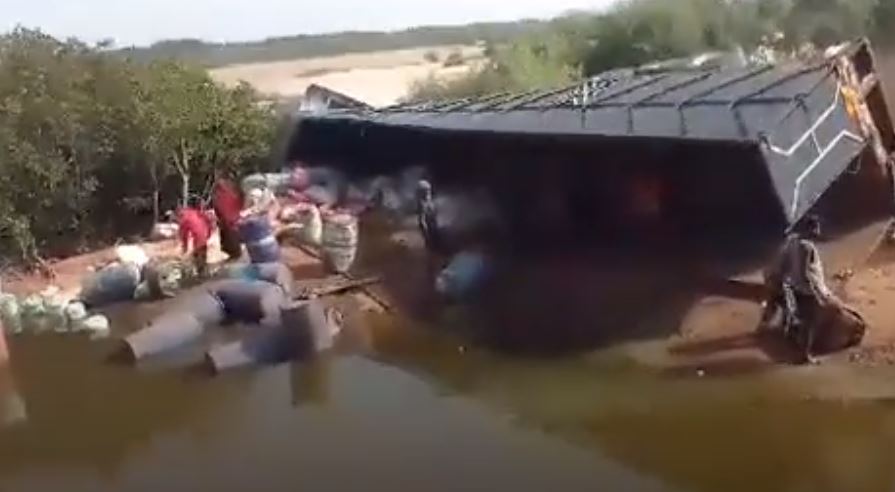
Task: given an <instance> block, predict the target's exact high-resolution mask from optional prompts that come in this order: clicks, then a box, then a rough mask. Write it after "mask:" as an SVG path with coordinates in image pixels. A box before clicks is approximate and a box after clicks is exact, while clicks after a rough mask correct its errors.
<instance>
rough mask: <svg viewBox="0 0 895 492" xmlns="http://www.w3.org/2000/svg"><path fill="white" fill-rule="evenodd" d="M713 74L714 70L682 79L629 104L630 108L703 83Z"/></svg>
mask: <svg viewBox="0 0 895 492" xmlns="http://www.w3.org/2000/svg"><path fill="white" fill-rule="evenodd" d="M715 73H716V71H715V70H709V71H705V72H704V73H700V74H699V75H697V76H695V77H689V78H687V79H684V80H682V81H680V82H678V83H675V84H671V85H669V86H668V87H665V88H663V89H661V90H659V91H656V92H655V93H653V94H649V95H647V96H646V97H644V98H642V99H640V100H638V101H634V102H633V103H631V104H630V106H632V107H637V106H641V105H645V104H646V103H648V102H650V101H652V100H653V99H656V98H658V97H661V96H664V95H666V94H668V93H670V92H674V91H676V90H678V89H681V88H684V87H687V86H688V85H692V84H695V83H697V82H701V81H703V80H705V79H707V78H709V77H711V76H712V75H714V74H715Z"/></svg>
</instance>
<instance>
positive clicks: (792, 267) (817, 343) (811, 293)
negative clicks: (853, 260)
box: [760, 217, 866, 363]
mask: <svg viewBox="0 0 895 492" xmlns="http://www.w3.org/2000/svg"><path fill="white" fill-rule="evenodd" d="M819 236H820V225H819V222H818V221H817V220H816V219H815V218H813V217H808V218H806V219H805V221H804V222H803V224H802V225H801V228H800V230H799V231H798V232H796V233H792V234H790V235H789V236H787V238H786V241H785V243H784V245H783V248H781V251H780V252H779V254H778V255H777V258H776V259H775V262H774V264H773V265H772V266H771V268H770V269H769V270H768V271H767V272H766V274H765V283H766V285H767V288H768V300H767V302H766V304H765V310H764V312H763V313H762V316H761V322H760V327H761V328H762V329H766V328H767V327H768V326H769V324H770V322H771V320H772V319H773V318H774V316H775V315H776V314H777V313H778V312H779V313H781V314H782V323H781V325H782V326H781V328H782V331H783V336H784V337H785V338H787V339H789V340H792V341H793V342H794V343H795V344H796V345H797V346H798V348H799V350H800V352H801V355H802V356H803V357H804V361H805V362H808V363H816V362H817V360H816V358H815V353H817V350H818V349H823V350H839V349H844V348H847V347H850V346H853V345H856V344H858V343H860V342H861V339H862V338H863V337H864V333H865V331H866V322H865V321H864V319H863V318H862V316H861V314H860V313H858V312H857V311H855V310H854V309H852V308H851V307H849V306H847V305H846V304H845V303H844V302H842V300H840V299H839V298H838V297H837V296H836V295H835V294H834V293H833V292H832V291H831V290H830V288H829V287H828V286H827V284H826V279H825V276H824V269H823V263H822V262H821V259H820V253H819V252H818V250H817V246H815V245H814V243H813V242H812V241H811V239H814V238H817V237H819Z"/></svg>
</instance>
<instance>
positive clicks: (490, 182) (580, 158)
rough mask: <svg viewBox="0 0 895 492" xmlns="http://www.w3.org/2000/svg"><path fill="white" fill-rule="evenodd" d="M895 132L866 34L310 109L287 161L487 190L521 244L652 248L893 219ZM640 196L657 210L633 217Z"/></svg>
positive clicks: (301, 120)
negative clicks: (483, 91)
mask: <svg viewBox="0 0 895 492" xmlns="http://www.w3.org/2000/svg"><path fill="white" fill-rule="evenodd" d="M893 138H895V137H893V127H892V121H891V119H890V115H889V112H888V109H887V106H886V102H885V97H884V93H883V88H882V85H881V82H880V78H879V77H878V75H877V73H876V64H875V60H874V57H873V53H872V51H871V49H870V46H869V44H868V43H867V42H866V41H863V40H862V41H857V42H853V43H848V44H846V45H842V46H840V47H837V48H833V49H831V50H828V52H827V55H826V56H825V57H824V58H823V59H819V60H816V61H813V62H806V61H791V62H785V63H779V64H776V65H761V66H735V67H710V68H706V67H697V66H691V67H687V68H683V69H673V70H650V69H624V70H615V71H612V72H608V73H604V74H600V75H598V76H595V77H592V78H590V79H588V80H585V81H583V82H581V83H580V84H576V85H574V86H571V87H565V88H561V89H557V90H549V91H532V92H528V93H523V94H496V95H491V96H487V97H479V98H468V99H461V100H453V101H436V102H425V103H408V104H399V105H396V106H392V107H386V108H383V109H378V110H374V109H370V108H358V107H356V108H349V109H330V110H328V111H324V112H316V113H314V114H305V115H303V116H302V117H301V118H299V120H298V122H297V124H296V125H295V126H294V132H293V133H292V135H291V137H290V138H289V143H288V145H287V149H286V156H287V159H288V160H290V161H294V160H301V161H303V162H305V163H309V164H311V165H330V166H335V167H338V168H340V169H342V170H344V171H346V172H347V173H348V174H349V175H351V176H355V177H358V178H362V177H369V176H374V175H382V174H391V173H395V172H398V171H400V170H401V169H404V168H408V167H411V166H416V165H422V166H425V167H426V168H427V171H428V172H429V174H430V175H431V177H432V180H433V181H434V183H435V188H436V190H438V189H452V188H477V189H485V190H488V191H489V192H490V193H491V194H492V195H493V197H494V199H495V201H496V203H497V204H498V207H499V209H500V211H501V213H502V216H503V218H504V219H505V222H506V224H507V225H508V226H509V227H508V229H509V230H510V234H511V236H510V237H513V238H515V239H519V238H525V239H526V240H525V241H524V242H525V243H530V242H531V241H534V240H535V239H536V238H545V237H547V238H550V241H551V242H553V243H562V242H563V241H559V240H560V239H569V240H570V241H573V242H574V244H580V243H581V242H582V241H606V242H609V241H608V240H609V239H611V240H612V244H617V243H618V241H619V240H628V239H630V240H631V242H632V244H633V243H637V242H639V243H641V244H651V245H655V244H656V239H657V238H661V239H663V240H667V241H668V244H671V243H674V242H675V241H677V240H681V239H684V238H686V240H687V241H688V242H689V241H709V242H717V241H718V240H719V239H721V238H725V239H727V238H730V239H742V238H756V237H767V238H771V239H779V238H781V237H782V236H783V234H784V233H785V232H786V231H787V230H789V229H790V228H792V227H793V226H794V225H795V224H797V223H798V222H799V221H800V220H801V219H802V218H804V217H805V216H806V215H808V214H817V215H818V216H820V217H821V218H822V219H823V220H825V221H826V222H827V223H829V224H836V223H850V222H851V223H853V222H855V221H856V220H857V217H859V216H860V217H868V216H880V215H882V214H889V213H891V208H892V202H893V201H892V168H891V157H890V155H891V153H892V151H893V145H895V140H893ZM644 190H646V191H645V192H644ZM650 190H652V191H650ZM644 194H646V195H650V194H652V195H653V197H652V198H653V201H654V202H656V203H655V204H654V207H653V208H655V209H656V210H655V211H656V212H657V215H653V216H651V215H650V214H649V213H648V212H649V210H650V209H651V208H650V206H648V205H647V206H644V205H643V204H642V202H643V201H644V200H642V199H640V202H641V203H640V206H639V208H638V198H637V197H638V196H641V195H644ZM641 198H642V196H641ZM648 198H649V197H648ZM646 201H647V202H649V200H646ZM645 238H648V239H649V241H644V239H645ZM514 242H515V243H516V244H518V243H520V242H522V241H514Z"/></svg>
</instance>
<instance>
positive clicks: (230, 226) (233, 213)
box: [212, 178, 242, 261]
mask: <svg viewBox="0 0 895 492" xmlns="http://www.w3.org/2000/svg"><path fill="white" fill-rule="evenodd" d="M212 204H213V206H214V213H215V216H217V221H218V230H219V231H220V235H221V249H222V250H223V251H224V253H226V254H227V256H228V257H229V260H230V261H235V260H238V259H239V258H240V257H242V242H241V240H240V236H239V228H238V223H239V214H240V212H241V211H242V196H241V195H240V193H239V190H238V189H237V188H236V186H235V185H234V184H233V182H232V181H230V180H229V179H225V178H218V179H217V181H216V182H215V185H214V195H213V197H212Z"/></svg>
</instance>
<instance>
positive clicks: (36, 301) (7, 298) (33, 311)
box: [0, 286, 110, 338]
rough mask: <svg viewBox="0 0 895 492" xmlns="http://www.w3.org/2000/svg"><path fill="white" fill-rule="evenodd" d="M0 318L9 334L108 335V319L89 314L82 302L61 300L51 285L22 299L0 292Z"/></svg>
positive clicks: (99, 336) (61, 297)
mask: <svg viewBox="0 0 895 492" xmlns="http://www.w3.org/2000/svg"><path fill="white" fill-rule="evenodd" d="M0 320H2V322H3V329H4V331H5V332H6V333H7V334H8V335H13V336H16V335H23V334H33V335H40V334H44V333H80V332H87V333H90V334H91V338H106V337H108V336H109V334H110V324H109V320H108V318H106V317H105V316H103V315H101V314H100V315H94V316H89V315H88V313H87V309H86V308H85V307H84V304H82V303H80V302H71V301H69V300H67V299H65V298H64V297H63V296H62V295H61V293H60V291H59V288H58V287H55V286H51V287H48V288H47V289H45V290H44V291H43V292H41V293H39V294H32V295H29V296H26V297H25V298H23V299H19V298H17V297H16V296H15V295H13V294H9V293H0Z"/></svg>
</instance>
